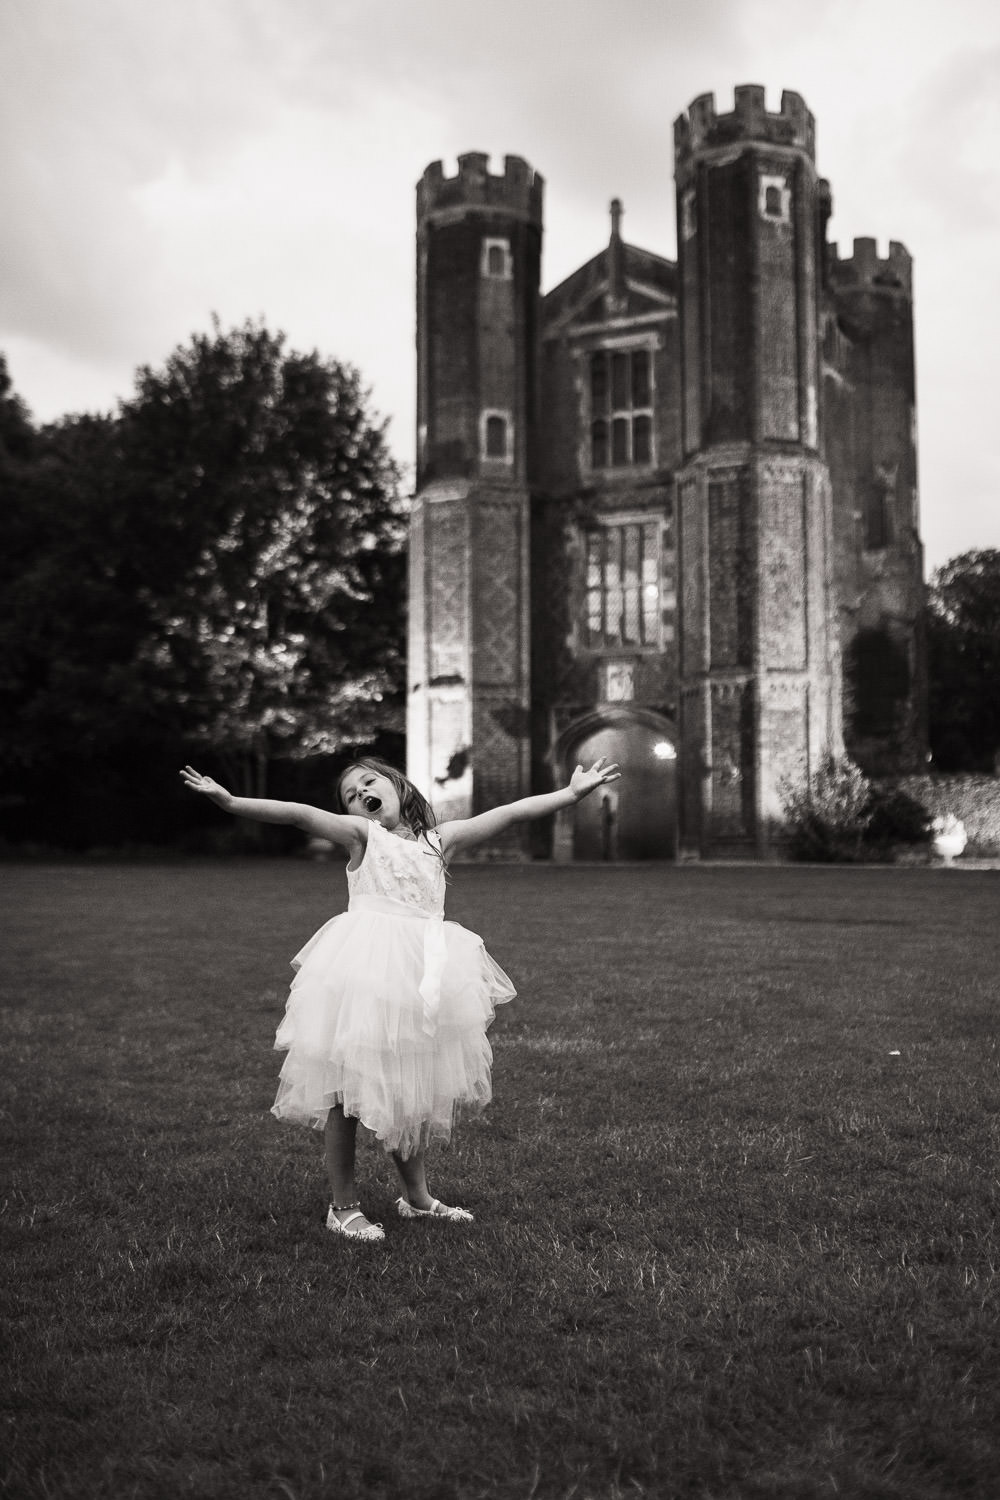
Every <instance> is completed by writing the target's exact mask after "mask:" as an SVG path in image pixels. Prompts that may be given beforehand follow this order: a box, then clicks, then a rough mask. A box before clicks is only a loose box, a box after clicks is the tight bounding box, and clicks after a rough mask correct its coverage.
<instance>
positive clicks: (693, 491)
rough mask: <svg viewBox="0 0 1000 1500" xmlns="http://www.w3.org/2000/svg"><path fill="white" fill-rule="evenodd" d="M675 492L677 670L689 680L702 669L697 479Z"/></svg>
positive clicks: (702, 640)
mask: <svg viewBox="0 0 1000 1500" xmlns="http://www.w3.org/2000/svg"><path fill="white" fill-rule="evenodd" d="M679 488H680V497H679V504H678V519H679V526H678V530H679V537H678V542H679V548H678V565H679V570H680V574H681V576H682V577H683V580H684V586H683V588H682V589H681V596H680V609H681V656H682V662H681V668H682V671H683V673H684V675H685V676H691V675H692V674H694V673H695V672H700V671H701V670H703V668H704V666H705V633H704V629H703V618H702V617H703V611H704V607H705V600H704V593H703V588H702V556H703V548H702V538H701V526H702V518H701V509H700V505H699V496H698V481H697V479H693V478H692V479H685V480H683V481H682V482H681V484H680V487H679Z"/></svg>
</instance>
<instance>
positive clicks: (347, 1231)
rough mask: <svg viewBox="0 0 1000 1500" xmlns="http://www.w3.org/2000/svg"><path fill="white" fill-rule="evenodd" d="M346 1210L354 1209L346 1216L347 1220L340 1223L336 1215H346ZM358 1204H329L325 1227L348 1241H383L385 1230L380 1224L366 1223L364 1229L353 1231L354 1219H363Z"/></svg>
mask: <svg viewBox="0 0 1000 1500" xmlns="http://www.w3.org/2000/svg"><path fill="white" fill-rule="evenodd" d="M348 1209H354V1210H355V1212H354V1213H350V1214H347V1218H346V1219H344V1220H343V1222H341V1220H340V1219H338V1218H337V1214H338V1213H342V1214H343V1213H347V1210H348ZM364 1217H365V1216H364V1214H363V1213H362V1212H361V1204H360V1203H331V1204H330V1212H329V1213H328V1214H327V1216H326V1227H327V1229H329V1230H330V1231H331V1233H333V1234H342V1235H343V1236H344V1238H345V1239H348V1240H384V1239H385V1230H384V1229H383V1228H382V1226H381V1224H373V1223H371V1221H370V1220H368V1221H366V1223H365V1225H364V1228H362V1229H354V1228H352V1227H351V1226H352V1225H353V1224H354V1221H355V1220H356V1219H363V1218H364Z"/></svg>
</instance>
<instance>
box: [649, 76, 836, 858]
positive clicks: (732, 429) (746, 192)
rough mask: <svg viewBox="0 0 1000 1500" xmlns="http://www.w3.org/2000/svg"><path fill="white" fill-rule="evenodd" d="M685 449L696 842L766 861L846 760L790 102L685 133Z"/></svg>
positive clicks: (688, 723) (804, 215)
mask: <svg viewBox="0 0 1000 1500" xmlns="http://www.w3.org/2000/svg"><path fill="white" fill-rule="evenodd" d="M674 145H675V165H676V179H677V203H678V226H679V232H678V261H679V277H680V291H681V334H682V389H683V450H684V459H685V466H684V469H683V470H682V472H681V473H680V474H679V476H678V512H679V528H678V529H679V534H680V552H681V556H680V559H679V573H680V577H681V580H682V595H681V611H680V622H681V630H680V636H681V642H680V644H681V661H680V679H681V680H680V698H681V718H682V747H681V756H682V781H683V785H684V789H685V790H684V799H683V806H682V813H681V817H682V828H681V839H682V845H686V846H687V847H689V848H694V849H700V850H701V851H702V852H706V853H708V852H720V851H722V850H730V851H732V852H737V851H739V850H741V849H744V850H745V851H746V852H747V853H757V854H761V853H765V852H766V851H767V849H768V847H769V845H770V842H771V840H772V837H773V834H774V832H775V829H776V827H777V825H778V824H779V823H780V819H781V808H780V797H779V786H780V783H781V782H782V781H783V780H784V779H785V778H786V777H791V778H795V779H797V778H798V777H799V776H801V775H802V774H805V773H808V772H810V771H811V770H812V769H814V768H815V766H816V764H817V762H818V759H819V757H820V756H821V755H822V754H823V753H824V752H825V751H826V750H828V749H830V748H839V739H840V729H839V708H838V704H839V685H838V681H837V668H836V652H835V648H834V640H833V633H832V617H831V603H830V598H829V593H828V579H829V572H828V562H829V555H830V549H831V529H830V492H829V482H828V476H827V473H826V470H825V467H824V465H823V463H822V462H821V459H820V452H819V449H820V431H819V348H818V325H819V279H820V270H821V242H820V226H821V221H822V218H823V215H824V201H825V200H824V193H823V189H822V185H821V183H820V180H819V179H818V178H817V175H816V166H815V159H814V157H815V130H814V125H813V118H812V115H811V114H810V112H809V110H808V109H807V108H806V105H805V103H804V102H803V100H802V99H801V98H800V97H799V95H798V94H793V93H789V92H785V93H784V94H782V98H781V109H780V110H779V111H778V112H777V113H771V112H769V111H768V110H767V108H766V106H765V97H764V90H763V89H762V88H759V87H757V86H747V87H742V88H737V89H736V91H735V107H734V109H733V110H732V111H730V112H729V113H727V114H718V113H717V112H716V108H715V101H714V99H713V97H712V96H711V95H702V96H701V97H700V98H698V99H696V100H695V101H694V103H693V104H692V105H691V108H690V110H689V111H688V113H687V115H683V116H681V117H680V119H678V120H677V122H676V124H675V127H674Z"/></svg>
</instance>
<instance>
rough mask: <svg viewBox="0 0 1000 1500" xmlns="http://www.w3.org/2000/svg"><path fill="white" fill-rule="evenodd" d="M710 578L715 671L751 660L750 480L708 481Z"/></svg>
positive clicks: (715, 476) (737, 473)
mask: <svg viewBox="0 0 1000 1500" xmlns="http://www.w3.org/2000/svg"><path fill="white" fill-rule="evenodd" d="M708 577H709V612H710V621H711V624H710V630H711V665H712V666H713V667H736V666H749V665H750V663H751V662H752V660H753V634H752V632H753V604H754V556H753V526H752V516H751V513H750V479H749V474H748V473H747V471H746V470H745V469H716V470H712V472H711V473H710V475H709V481H708Z"/></svg>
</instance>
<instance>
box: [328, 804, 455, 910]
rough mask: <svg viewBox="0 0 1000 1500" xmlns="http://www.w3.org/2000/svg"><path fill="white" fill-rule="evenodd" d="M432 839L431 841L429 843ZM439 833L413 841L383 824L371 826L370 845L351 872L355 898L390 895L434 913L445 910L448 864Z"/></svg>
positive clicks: (350, 878)
mask: <svg viewBox="0 0 1000 1500" xmlns="http://www.w3.org/2000/svg"><path fill="white" fill-rule="evenodd" d="M428 839H429V840H430V844H428ZM438 847H439V843H438V835H437V834H436V833H435V832H434V830H433V829H432V830H431V831H430V833H429V834H428V836H427V838H421V839H417V840H415V841H412V842H411V841H410V840H409V839H402V838H399V837H398V835H397V834H394V833H389V832H388V830H387V829H385V828H383V827H382V825H381V823H371V824H370V825H369V828H368V847H367V849H366V850H365V857H364V859H363V860H362V861H361V863H360V865H359V866H358V868H357V869H356V870H348V872H347V888H348V890H349V892H350V894H351V897H352V899H353V897H355V896H388V897H390V898H391V899H392V900H393V901H405V902H406V904H407V906H415V907H417V908H418V909H419V910H420V911H424V912H427V913H428V914H429V915H431V916H439V915H440V914H441V913H442V912H443V911H444V889H445V880H444V864H443V863H442V861H441V859H440V858H439V856H438V854H437V852H436V850H437V848H438Z"/></svg>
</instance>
